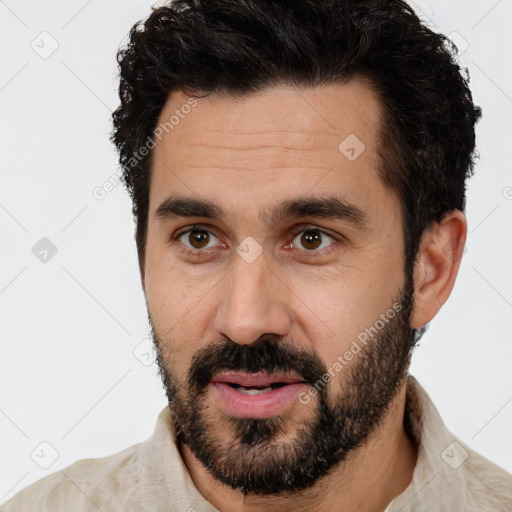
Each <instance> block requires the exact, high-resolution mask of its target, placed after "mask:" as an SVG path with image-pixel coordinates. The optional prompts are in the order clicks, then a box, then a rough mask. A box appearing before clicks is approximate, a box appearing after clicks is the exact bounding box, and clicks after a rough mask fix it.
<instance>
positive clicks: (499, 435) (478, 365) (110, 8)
mask: <svg viewBox="0 0 512 512" xmlns="http://www.w3.org/2000/svg"><path fill="white" fill-rule="evenodd" d="M416 7H417V9H418V12H419V13H420V14H421V16H422V18H423V19H425V20H430V21H429V23H430V25H431V26H432V27H434V28H435V29H437V30H440V31H442V32H443V33H445V34H453V33H454V32H456V33H457V34H455V35H454V39H455V40H456V41H459V42H461V43H462V44H461V45H460V47H461V49H465V46H466V44H467V45H469V46H468V47H467V49H466V51H465V52H464V53H463V55H462V62H463V64H464V65H466V66H468V67H469V70H470V74H471V78H472V81H471V88H472V90H473V93H474V98H475V101H476V103H477V104H479V105H481V106H482V107H483V111H484V117H483V120H482V121H481V122H480V124H479V125H478V127H477V134H478V145H479V150H480V154H481V159H480V162H479V164H478V166H477V169H476V174H475V176H474V177H473V178H472V180H470V183H469V193H468V209H467V217H468V222H469V234H468V241H467V249H468V251H467V253H466V255H465V256H464V258H463V260H462V264H461V268H460V272H459V276H458V278H457V282H456V285H455V288H454V291H453V293H452V295H451V297H450V298H449V300H448V302H447V303H446V304H445V306H444V307H443V308H442V310H441V311H440V312H439V314H438V315H437V317H436V318H435V319H434V320H433V322H432V323H431V326H430V329H429V331H428V332H427V333H426V334H425V336H424V338H423V340H422V343H421V346H420V347H419V348H418V349H417V351H416V353H415V356H414V360H413V365H412V369H411V373H412V374H413V375H415V376H416V377H417V378H418V380H419V381H420V383H421V384H422V385H423V386H424V387H425V388H426V390H427V392H428V393H429V394H430V396H431V398H432V399H433V401H434V403H435V404H436V406H437V407H438V409H439V411H440V413H441V415H442V417H443V418H444V420H445V422H446V424H447V426H448V427H449V428H450V430H452V432H454V433H455V434H456V435H457V436H458V437H460V438H461V439H462V440H463V441H464V442H466V443H467V444H468V445H469V446H471V447H472V448H474V449H475V450H477V451H479V452H480V453H482V454H483V455H485V456H486V457H488V458H490V459H491V460H492V461H494V462H495V463H497V464H498V465H500V466H502V467H504V468H505V469H507V470H508V471H509V472H512V443H511V442H510V433H511V432H512V377H511V375H512V370H511V366H512V365H511V363H512V343H511V342H512V334H511V328H510V324H509V322H510V319H511V318H512V272H511V271H510V262H511V261H512V258H511V256H512V244H511V240H510V235H511V233H512V200H511V199H512V189H511V188H507V187H512V173H511V158H510V149H511V147H512V138H511V133H512V128H511V124H510V119H511V117H512V99H511V98H512V67H511V66H510V51H511V49H512V33H511V30H510V22H511V21H512V0H500V1H497V0H479V1H475V0H471V1H468V0H430V1H428V0H424V1H421V2H418V4H417V5H416ZM149 11H150V4H149V3H146V2H144V1H143V0H138V1H134V0H130V1H127V0H108V1H103V2H99V1H97V0H96V1H94V0H89V1H83V0H72V1H67V2H57V1H56V0H51V1H46V2H35V1H32V2H21V1H16V0H6V1H5V2H1V3H0V38H1V40H0V48H1V51H2V72H1V75H0V109H1V110H0V112H1V127H2V128H1V129H2V131H1V137H0V145H1V149H0V172H1V173H2V178H1V183H2V186H1V188H0V233H1V247H2V251H1V261H0V263H1V264H0V326H1V336H0V343H1V358H0V374H1V383H2V385H1V389H0V501H5V500H6V499H8V498H9V497H11V496H13V495H14V494H15V493H16V492H18V491H19V490H21V489H22V488H23V487H25V486H27V485H29V484H30V483H32V482H34V481H36V480H39V479H40V478H42V477H43V476H45V475H47V474H50V473H53V472H55V471H57V470H59V469H62V468H64V467H66V466H68V465H69V464H71V463H73V462H74V461H76V460H78V459H82V458H92V457H102V456H105V455H109V454H112V453H115V452H117V451H120V450H122V449H124V448H126V447H128V446H131V445H133V444H135V443H138V442H141V441H143V440H144V439H146V438H147V437H148V436H149V435H151V433H152V431H153V428H154V424H155V421H156V418H157V415H158V413H159V412H160V411H161V409H162V408H163V407H164V406H165V405H166V398H165V394H164V391H163V387H162V384H161V382H160V379H159V376H158V373H157V368H156V366H155V365H154V364H152V365H150V366H145V365H144V364H142V363H141V361H140V360H139V359H137V358H136V357H135V355H134V353H133V351H134V349H135V348H136V347H137V346H138V345H139V344H140V343H141V342H142V346H141V347H140V348H139V350H138V351H136V353H137V354H139V355H140V354H143V353H145V351H146V350H147V349H148V347H149V346H150V345H149V344H148V342H147V341H146V342H143V340H144V339H145V338H146V337H147V336H148V325H147V320H146V308H145V302H144V297H143V293H142V288H141V285H140V281H139V274H138V267H137V257H136V250H135V242H134V239H133V232H134V223H133V221H132V217H131V211H130V208H131V204H130V201H129V198H128V195H127V193H126V192H125V191H124V189H123V187H122V185H119V186H117V187H115V188H114V189H113V190H112V191H110V192H109V193H108V194H107V195H106V197H105V198H104V199H103V200H98V199H95V198H94V197H93V194H92V191H93V190H94V189H95V187H98V186H100V187H101V186H102V185H103V184H104V183H105V182H106V181H108V180H109V179H111V178H112V176H113V175H115V173H116V171H117V160H116V155H115V153H114V149H113V146H112V145H111V143H110V142H109V141H108V134H109V132H110V114H111V111H112V110H113V109H114V108H116V107H117V104H118V97H117V92H116V88H117V65H116V62H115V52H116V50H117V48H118V46H119V45H120V44H121V43H122V42H124V41H125V37H126V35H127V33H128V30H129V29H130V27H131V26H132V25H133V23H134V22H135V21H137V20H139V19H142V18H145V17H146V16H147V15H148V14H149ZM44 31H46V32H48V33H49V34H50V36H47V35H42V36H41V35H40V34H41V33H42V32H44ZM43 38H44V39H43ZM42 39H43V42H41V40H42ZM53 40H55V41H57V43H58V48H57V50H56V51H55V52H54V53H53V54H52V55H51V56H49V57H48V58H46V59H43V58H41V57H40V56H39V55H38V54H37V53H36V52H35V51H34V50H33V49H32V47H31V44H32V45H33V46H36V45H38V47H37V46H36V48H38V50H39V51H43V45H44V49H46V51H48V50H49V49H51V45H52V44H55V43H52V41H53ZM33 41H34V43H32V42H33ZM464 41H466V42H467V43H465V42H464ZM507 192H508V194H507ZM42 237H48V238H49V239H50V240H51V241H52V242H53V243H54V244H55V245H56V247H57V253H56V255H55V256H54V257H53V258H51V259H50V260H49V261H48V262H47V263H43V262H41V261H39V259H37V258H36V257H35V256H34V254H33V253H32V247H33V246H34V245H35V244H36V243H37V242H38V241H39V240H40V239H41V238H42ZM41 442H45V443H49V444H50V445H51V446H52V447H53V448H54V449H55V450H56V452H57V453H58V458H56V460H55V461H54V462H53V464H51V465H50V466H49V467H48V468H47V469H42V468H41V467H40V466H39V465H38V464H37V463H36V462H35V461H39V463H40V464H43V465H44V464H49V463H50V462H52V457H53V456H54V452H53V451H52V448H50V447H49V446H48V445H47V444H43V445H40V443H41ZM34 450H35V452H34ZM43 453H44V456H43V455H42V454H43ZM31 454H33V457H34V458H32V456H31ZM38 454H39V459H38V457H37V455H38Z"/></svg>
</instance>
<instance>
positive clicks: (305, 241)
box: [300, 230, 322, 249]
mask: <svg viewBox="0 0 512 512" xmlns="http://www.w3.org/2000/svg"><path fill="white" fill-rule="evenodd" d="M300 241H301V243H302V245H303V247H305V248H306V249H318V247H319V246H320V245H321V243H322V235H321V234H320V233H319V232H318V231H312V230H308V231H304V234H303V235H302V236H301V237H300Z"/></svg>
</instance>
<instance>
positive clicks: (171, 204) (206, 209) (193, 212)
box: [155, 196, 370, 232]
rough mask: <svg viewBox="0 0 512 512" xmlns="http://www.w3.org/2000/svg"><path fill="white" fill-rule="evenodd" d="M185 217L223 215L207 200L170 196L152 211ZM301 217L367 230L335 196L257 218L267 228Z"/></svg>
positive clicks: (363, 219) (364, 219)
mask: <svg viewBox="0 0 512 512" xmlns="http://www.w3.org/2000/svg"><path fill="white" fill-rule="evenodd" d="M188 217H203V218H207V219H219V220H222V219H223V218H225V217H226V214H225V212H224V211H223V209H222V208H221V207H220V206H218V205H216V204H214V203H212V202H211V201H208V200H205V199H196V198H192V197H185V196H170V197H168V198H167V199H165V200H164V201H163V202H162V203H161V204H160V205H159V206H158V208H157V209H156V211H155V218H157V219H159V220H167V219H174V218H188ZM302 217H315V218H319V219H328V220H341V221H346V222H348V223H349V224H352V225H353V226H354V227H355V228H357V229H359V230H360V231H364V232H368V231H370V219H369V216H368V214H367V213H365V212H364V211H363V210H361V209H360V208H359V207H358V206H356V205H354V204H352V203H350V202H348V201H346V200H345V199H343V198H341V197H335V196H329V197H299V198H296V199H290V200H288V201H284V202H283V203H281V204H278V205H275V206H272V207H270V208H269V209H268V210H266V211H264V212H263V213H262V214H260V216H259V218H260V220H262V221H263V222H265V223H267V224H268V225H273V224H277V223H279V222H281V221H283V220H287V219H290V218H302Z"/></svg>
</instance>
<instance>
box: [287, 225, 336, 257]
mask: <svg viewBox="0 0 512 512" xmlns="http://www.w3.org/2000/svg"><path fill="white" fill-rule="evenodd" d="M293 234H294V235H295V238H294V239H293V240H292V242H291V246H292V247H297V246H299V245H300V246H302V247H304V249H305V251H306V252H309V253H311V252H314V253H315V254H316V253H325V252H329V251H325V250H324V249H326V248H330V247H332V246H333V245H335V243H336V239H335V238H334V236H333V235H330V234H329V233H327V232H326V231H323V230H322V229H318V228H314V227H306V228H304V226H302V227H301V228H300V230H296V231H295V232H294V233H293ZM299 235H300V236H299ZM329 239H330V240H331V242H330V243H329ZM333 241H334V243H333ZM312 256H313V254H312Z"/></svg>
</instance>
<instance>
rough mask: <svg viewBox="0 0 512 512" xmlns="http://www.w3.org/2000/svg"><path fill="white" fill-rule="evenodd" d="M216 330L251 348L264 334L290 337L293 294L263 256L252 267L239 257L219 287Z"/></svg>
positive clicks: (215, 321)
mask: <svg viewBox="0 0 512 512" xmlns="http://www.w3.org/2000/svg"><path fill="white" fill-rule="evenodd" d="M219 284H220V286H219V287H217V289H218V297H219V299H220V300H219V304H218V307H217V311H216V315H215V320H214V329H215V333H216V334H217V335H218V336H223V337H226V336H227V337H229V338H230V339H231V340H233V341H235V342H236V343H239V344H246V345H249V344H251V343H253V342H254V341H256V340H257V339H258V338H260V336H261V335H262V334H267V333H270V334H275V335H279V336H286V335H287V334H288V333H289V332H290V329H291V326H292V321H293V315H292V313H291V311H290V309H289V308H290V305H291V304H292V292H291V290H290V289H289V288H288V287H287V285H286V283H285V282H284V280H283V278H282V277H280V276H278V273H277V271H276V270H274V269H272V268H271V267H270V263H269V261H268V259H267V258H266V255H265V252H263V253H262V254H261V255H260V256H259V257H258V258H256V260H254V261H253V262H252V263H248V262H247V261H245V260H244V259H243V258H242V257H240V256H238V255H235V257H234V262H233V267H232V268H231V270H230V271H229V272H228V274H227V275H226V276H225V278H224V279H223V280H222V282H221V283H219Z"/></svg>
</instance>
